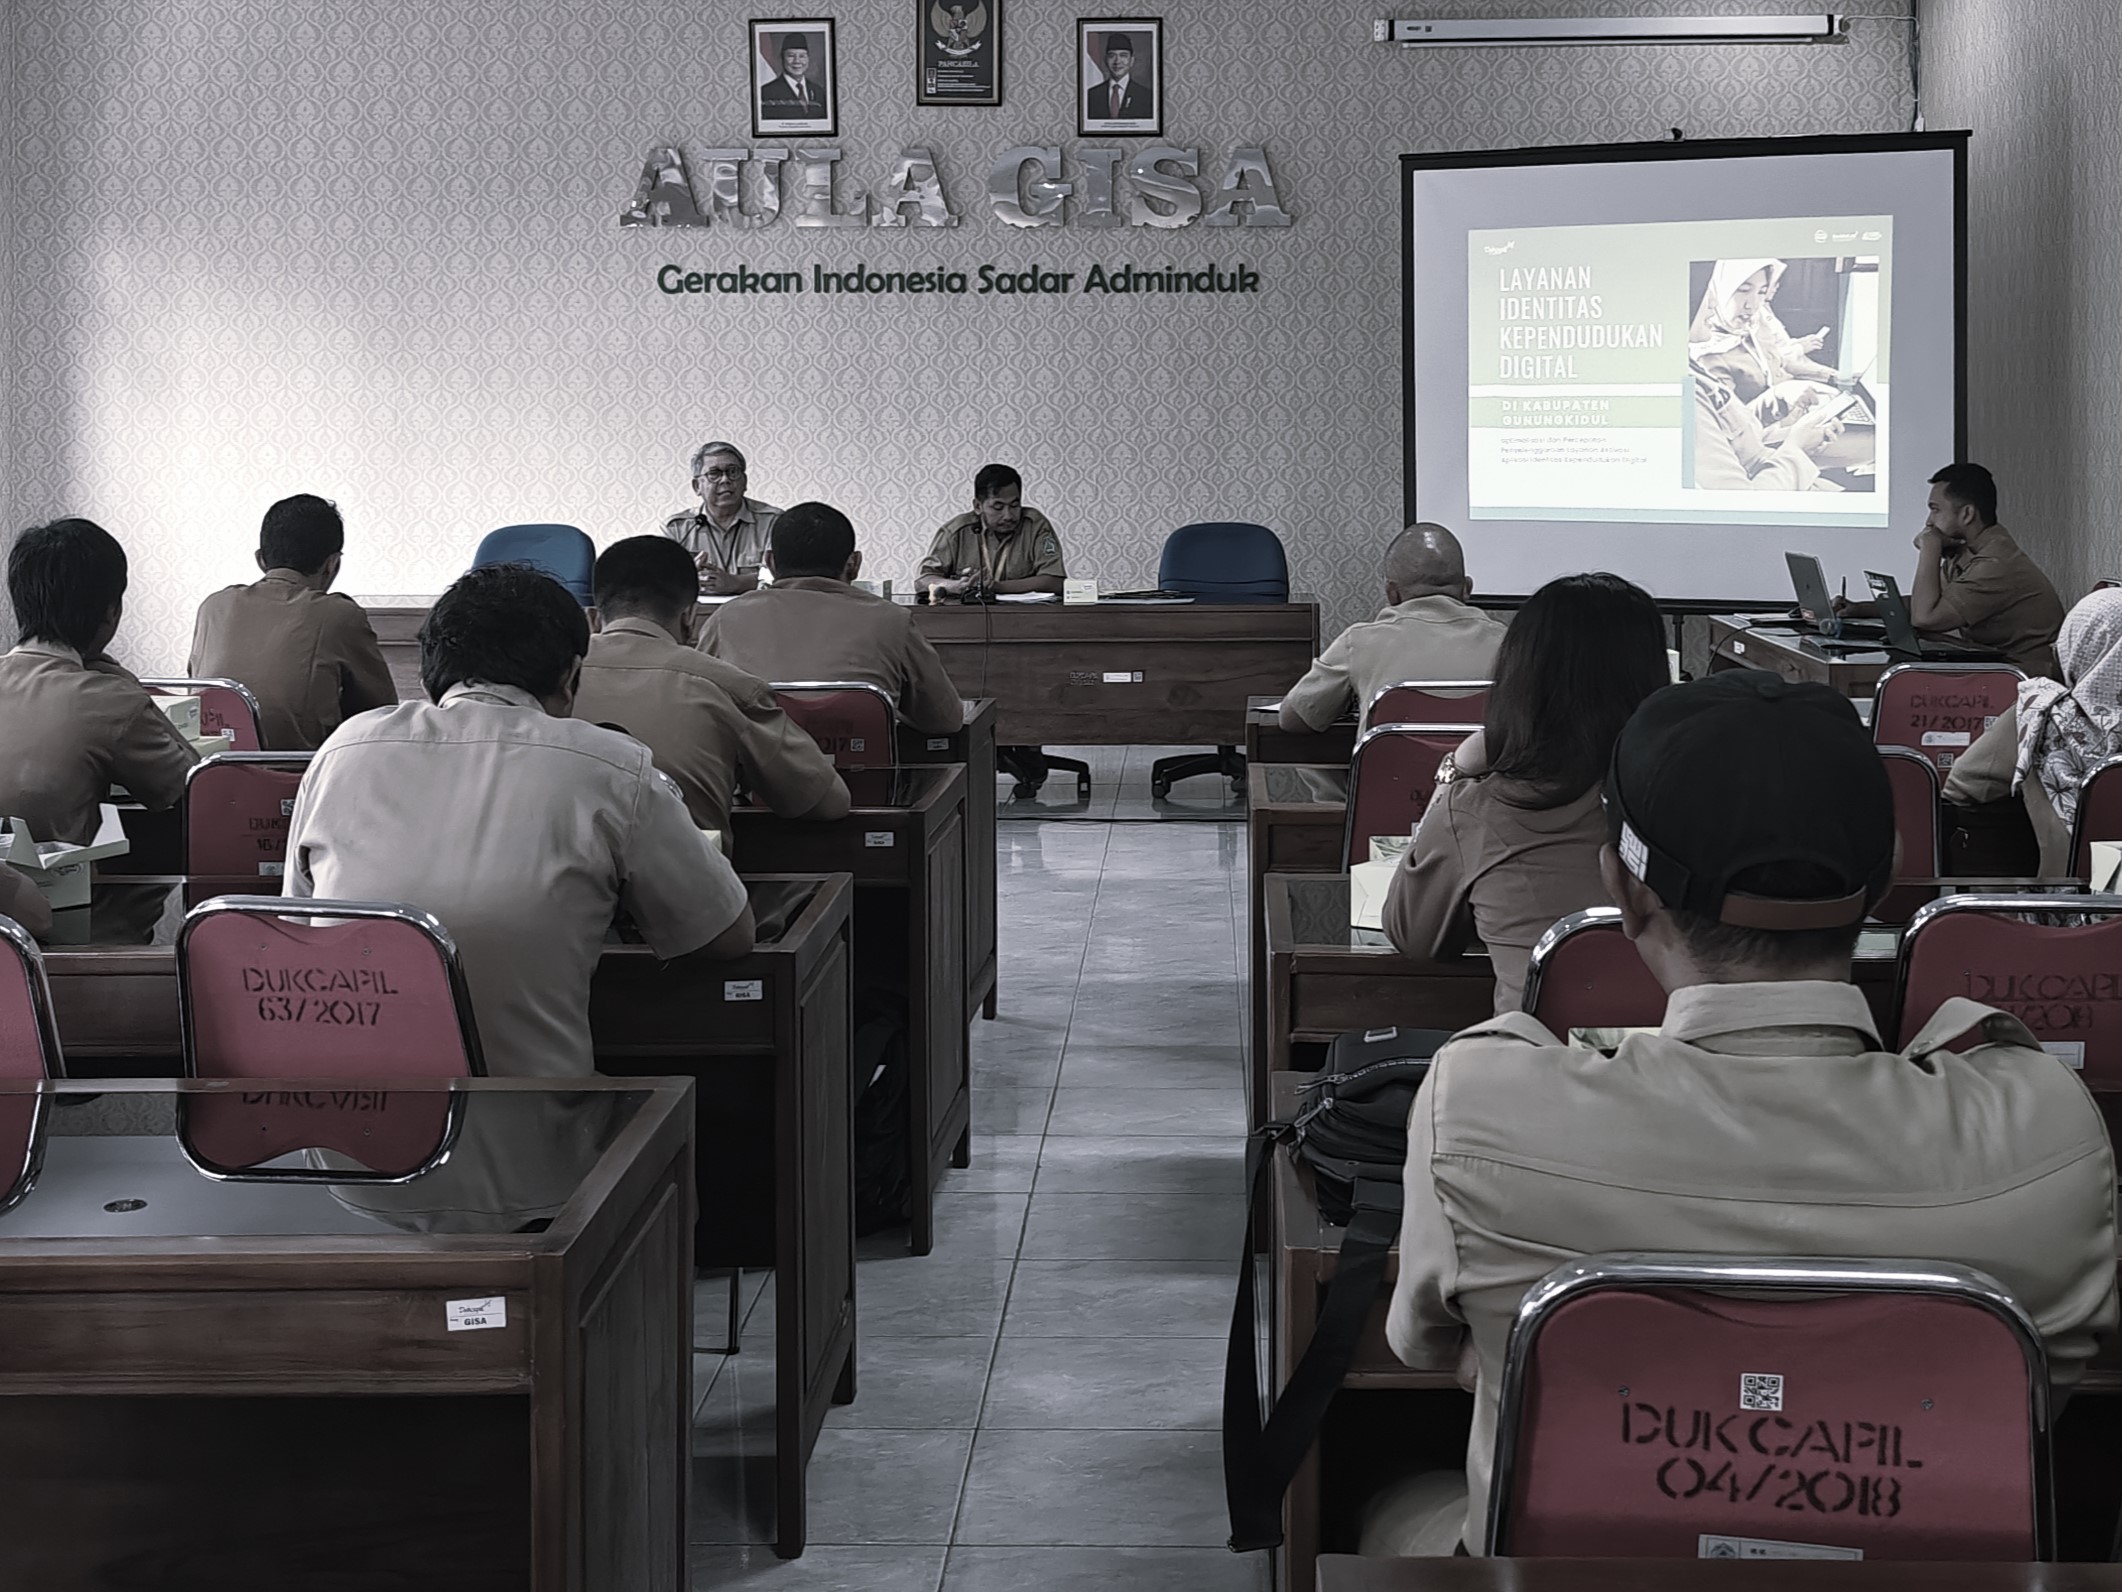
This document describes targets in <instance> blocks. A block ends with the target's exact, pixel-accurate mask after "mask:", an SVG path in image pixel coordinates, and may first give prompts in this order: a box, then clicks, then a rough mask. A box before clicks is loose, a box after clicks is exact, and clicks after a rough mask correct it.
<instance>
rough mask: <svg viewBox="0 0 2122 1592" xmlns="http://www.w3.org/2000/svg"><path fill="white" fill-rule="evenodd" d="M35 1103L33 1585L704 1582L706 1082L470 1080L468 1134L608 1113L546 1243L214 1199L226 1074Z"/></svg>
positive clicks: (312, 1205) (23, 1408)
mask: <svg viewBox="0 0 2122 1592" xmlns="http://www.w3.org/2000/svg"><path fill="white" fill-rule="evenodd" d="M11 1087H12V1089H13V1090H15V1091H18V1094H17V1098H18V1099H20V1098H22V1097H21V1096H20V1094H19V1091H21V1090H22V1089H23V1088H24V1087H25V1086H22V1085H13V1086H11ZM28 1087H30V1088H32V1089H36V1088H39V1087H41V1089H42V1091H43V1093H44V1098H45V1100H46V1102H47V1105H48V1108H49V1109H48V1110H47V1111H46V1113H45V1121H46V1124H47V1127H48V1131H47V1133H46V1134H45V1136H44V1141H43V1147H44V1157H45V1159H44V1166H43V1172H42V1175H41V1177H40V1178H39V1179H38V1181H37V1183H36V1185H35V1186H34V1187H33V1188H32V1189H31V1191H30V1192H29V1194H28V1195H27V1197H26V1198H24V1199H23V1200H22V1202H21V1203H20V1204H18V1205H16V1206H15V1207H14V1208H13V1209H12V1210H11V1211H9V1212H7V1213H6V1215H4V1216H0V1434H4V1436H0V1477H4V1484H0V1532H4V1533H5V1537H4V1540H5V1542H6V1544H7V1547H6V1549H5V1550H4V1554H0V1557H4V1559H5V1561H6V1564H7V1567H8V1576H7V1580H8V1583H9V1584H10V1585H12V1586H20V1587H25V1588H28V1587H39V1588H42V1587H52V1588H58V1587H87V1586H118V1585H126V1584H136V1583H137V1582H138V1580H139V1578H140V1577H141V1576H142V1575H147V1576H149V1577H150V1578H151V1579H154V1578H167V1577H170V1576H175V1577H176V1578H177V1581H179V1582H181V1583H182V1584H185V1585H192V1586H202V1587H203V1586H215V1587H232V1588H233V1587H261V1586H279V1585H287V1586H300V1585H324V1584H331V1585H345V1586H349V1587H351V1586H356V1585H360V1586H384V1585H390V1586H399V1585H403V1586H448V1587H452V1588H461V1589H464V1592H520V1589H523V1588H531V1589H536V1592H621V1589H626V1592H632V1589H636V1588H640V1589H648V1592H678V1589H680V1588H683V1587H685V1586H688V1585H689V1584H690V1579H689V1567H688V1564H687V1530H686V1519H687V1511H688V1507H689V1499H688V1493H689V1484H690V1472H691V1461H690V1452H691V1450H690V1443H691V1437H692V1409H691V1386H692V1376H691V1358H692V1271H691V1265H690V1257H689V1256H688V1254H687V1244H688V1236H687V1235H688V1230H689V1228H690V1226H691V1223H692V1216H693V1211H692V1157H693V1144H692V1131H691V1130H692V1123H693V1109H692V1102H691V1100H690V1099H689V1098H688V1096H689V1093H690V1089H689V1086H688V1085H687V1084H685V1083H683V1082H682V1081H679V1080H675V1079H657V1080H640V1081H635V1080H626V1081H621V1080H613V1079H570V1080H566V1081H564V1082H560V1081H554V1080H528V1079H514V1078H508V1079H474V1080H468V1081H466V1082H465V1083H464V1084H462V1085H461V1086H460V1087H461V1090H462V1095H463V1099H464V1110H465V1123H466V1131H467V1132H469V1131H472V1130H473V1129H474V1128H475V1127H476V1126H477V1124H478V1123H479V1122H480V1121H481V1113H482V1111H484V1112H486V1113H488V1120H490V1119H491V1116H492V1114H493V1112H494V1111H495V1110H496V1109H497V1108H498V1107H499V1106H501V1105H502V1104H503V1102H500V1101H498V1100H497V1099H496V1097H497V1096H498V1095H502V1094H515V1095H519V1096H520V1095H522V1094H525V1093H531V1094H536V1095H541V1096H544V1097H546V1098H547V1099H548V1100H549V1101H553V1102H554V1103H555V1104H556V1105H557V1103H558V1101H559V1100H562V1099H564V1100H567V1101H571V1102H575V1103H577V1104H578V1105H579V1107H581V1108H582V1109H583V1110H584V1111H585V1112H589V1111H591V1110H594V1113H595V1115H596V1117H598V1118H599V1119H602V1120H604V1121H605V1122H606V1126H605V1129H604V1131H603V1132H602V1133H599V1134H596V1135H594V1136H588V1135H586V1136H585V1139H584V1141H583V1166H582V1167H581V1168H575V1169H569V1170H568V1171H567V1172H566V1173H564V1174H561V1175H563V1176H565V1177H566V1178H567V1182H566V1183H564V1184H563V1185H561V1186H564V1187H572V1189H573V1193H572V1196H571V1197H569V1198H568V1200H567V1203H566V1205H565V1206H564V1208H563V1209H562V1210H561V1212H560V1214H559V1215H558V1216H557V1217H555V1218H554V1219H553V1221H552V1223H551V1225H550V1227H549V1228H548V1229H547V1230H546V1231H544V1232H539V1233H511V1234H499V1235H480V1234H473V1233H469V1232H456V1233H441V1232H436V1233H410V1232H403V1231H398V1230H396V1229H394V1228H393V1227H391V1226H389V1225H386V1224H385V1223H383V1222H380V1221H377V1220H375V1219H373V1218H370V1217H367V1216H362V1215H359V1214H357V1213H355V1212H353V1211H350V1210H348V1209H347V1208H346V1207H344V1206H342V1205H340V1204H339V1203H338V1202H337V1201H336V1200H335V1199H333V1198H332V1196H331V1194H330V1193H329V1192H328V1190H326V1189H325V1188H324V1187H323V1186H321V1185H314V1184H313V1185H307V1186H300V1187H294V1186H288V1185H284V1184H277V1185H275V1184H260V1183H226V1182H213V1181H209V1180H208V1179H206V1178H205V1177H203V1176H202V1175H201V1174H199V1173H198V1172H197V1171H196V1170H195V1169H194V1168H193V1167H192V1166H191V1164H190V1163H189V1162H188V1161H187V1160H186V1159H185V1158H184V1156H183V1152H182V1150H181V1148H180V1146H179V1144H178V1142H177V1140H176V1137H175V1123H176V1120H177V1119H176V1110H177V1101H178V1099H180V1098H182V1097H185V1096H196V1095H198V1094H201V1093H205V1092H212V1093H219V1094H223V1095H224V1098H225V1097H226V1091H225V1090H224V1086H222V1085H220V1084H214V1083H199V1082H194V1081H191V1080H183V1081H176V1080H171V1081H155V1082H140V1083H130V1084H128V1083H96V1084H80V1083H68V1082H61V1083H55V1084H46V1085H42V1086H34V1085H33V1086H28ZM422 1092H427V1093H431V1091H418V1090H412V1089H399V1088H394V1089H392V1090H391V1091H390V1094H391V1095H392V1096H393V1097H396V1096H397V1095H399V1094H401V1093H405V1094H413V1093H422ZM98 1096H101V1097H102V1098H101V1099H98V1098H97V1097H98ZM599 1101H601V1102H602V1104H599V1103H598V1102H599ZM25 1103H26V1102H25ZM606 1113H609V1116H608V1118H607V1117H606ZM518 1120H519V1121H520V1118H519V1119H518ZM599 1144H601V1152H600V1151H599V1149H598V1145H599ZM487 1300H491V1301H495V1302H497V1303H496V1307H494V1308H490V1309H488V1310H487V1311H485V1312H484V1313H483V1314H480V1315H478V1316H476V1317H475V1319H480V1320H483V1321H484V1322H486V1323H487V1325H485V1326H482V1327H479V1328H475V1329H472V1330H455V1331H453V1330H450V1329H449V1327H448V1322H449V1320H450V1318H451V1316H452V1314H453V1311H452V1305H451V1302H452V1301H463V1302H464V1303H465V1305H466V1306H469V1305H470V1304H471V1302H472V1301H487ZM456 1313H457V1314H458V1316H459V1319H462V1318H463V1316H464V1314H465V1312H464V1311H463V1310H462V1309H460V1310H459V1311H457V1312H456ZM171 1584H176V1582H172V1583H171Z"/></svg>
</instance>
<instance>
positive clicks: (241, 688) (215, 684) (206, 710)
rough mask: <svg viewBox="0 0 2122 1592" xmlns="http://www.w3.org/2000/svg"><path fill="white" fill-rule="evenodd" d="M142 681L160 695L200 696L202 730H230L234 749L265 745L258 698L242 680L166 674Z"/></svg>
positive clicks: (208, 732) (248, 749)
mask: <svg viewBox="0 0 2122 1592" xmlns="http://www.w3.org/2000/svg"><path fill="white" fill-rule="evenodd" d="M140 683H141V684H142V685H144V686H146V687H147V688H148V690H150V691H152V692H153V693H154V694H155V695H156V696H195V697H197V698H198V699H199V733H200V734H201V735H221V734H224V733H226V734H227V736H228V745H229V750H230V751H232V752H255V751H257V750H258V749H259V748H260V747H262V746H263V745H264V744H265V732H264V731H263V729H261V728H260V725H261V723H262V721H261V719H260V717H259V712H258V698H257V697H256V696H255V695H254V694H253V693H252V691H251V688H250V687H249V686H247V685H245V684H244V683H243V682H242V681H240V680H180V679H176V678H173V677H171V676H168V675H164V676H161V677H159V678H157V679H153V680H147V679H143V680H142V681H141V682H140Z"/></svg>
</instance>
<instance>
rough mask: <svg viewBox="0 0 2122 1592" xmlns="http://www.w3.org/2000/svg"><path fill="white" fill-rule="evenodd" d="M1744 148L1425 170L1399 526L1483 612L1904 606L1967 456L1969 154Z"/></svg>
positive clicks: (1413, 229)
mask: <svg viewBox="0 0 2122 1592" xmlns="http://www.w3.org/2000/svg"><path fill="white" fill-rule="evenodd" d="M1882 144H1886V145H1895V146H1902V145H1906V146H1913V147H1884V148H1882V147H1878V146H1880V145H1882ZM1741 147H1743V149H1744V150H1745V152H1744V153H1735V152H1734V146H1731V145H1715V146H1704V147H1703V150H1702V152H1701V153H1700V154H1699V155H1692V157H1691V158H1690V157H1675V156H1674V155H1673V154H1672V153H1671V146H1664V145H1659V146H1651V148H1650V149H1643V148H1632V149H1630V148H1623V149H1608V150H1599V151H1586V152H1581V153H1579V152H1570V151H1513V152H1509V153H1508V154H1504V155H1496V154H1493V153H1478V154H1469V155H1463V156H1456V157H1449V156H1429V157H1410V160H1409V165H1410V171H1409V194H1408V202H1409V207H1410V208H1409V217H1408V221H1409V243H1410V248H1409V259H1408V267H1409V281H1408V284H1407V285H1408V290H1409V291H1408V304H1409V309H1410V321H1409V325H1408V369H1409V375H1410V381H1409V387H1410V395H1409V410H1410V413H1409V416H1408V425H1409V433H1410V438H1409V440H1410V468H1411V472H1412V488H1413V490H1412V492H1411V494H1410V495H1411V498H1412V500H1413V501H1412V510H1413V514H1414V517H1416V518H1420V519H1429V520H1437V521H1440V522H1442V523H1444V524H1446V525H1450V526H1453V527H1455V528H1457V529H1460V530H1461V531H1462V532H1463V533H1464V535H1465V537H1466V540H1467V545H1468V554H1469V562H1470V564H1472V565H1473V566H1474V574H1475V580H1476V583H1477V585H1478V586H1479V588H1480V589H1481V590H1483V591H1486V592H1492V593H1496V594H1499V595H1501V594H1519V593H1523V592H1527V591H1530V590H1532V589H1534V588H1535V587H1537V586H1539V585H1540V584H1542V583H1543V582H1544V581H1546V580H1549V579H1552V578H1553V577H1554V576H1556V575H1560V574H1566V573H1570V572H1572V571H1576V570H1583V569H1592V568H1600V569H1611V570H1614V571H1615V572H1617V573H1620V574H1623V575H1627V576H1628V577H1629V578H1631V579H1634V580H1637V581H1638V582H1640V583H1642V584H1644V585H1646V586H1647V587H1649V588H1650V589H1651V590H1652V591H1653V592H1654V593H1655V594H1657V595H1658V596H1660V597H1663V598H1667V599H1669V600H1674V601H1687V602H1716V601H1719V600H1730V601H1746V602H1757V601H1783V600H1787V599H1788V598H1789V596H1790V588H1789V577H1788V573H1787V567H1786V565H1785V561H1784V557H1783V555H1784V553H1785V552H1786V551H1796V552H1806V553H1811V554H1814V555H1816V556H1818V557H1819V558H1820V559H1821V560H1822V563H1823V565H1824V566H1825V567H1826V569H1827V571H1828V573H1829V574H1830V576H1831V577H1832V576H1834V575H1837V574H1839V575H1845V576H1849V577H1852V578H1857V577H1861V575H1862V572H1863V570H1864V569H1866V568H1875V569H1882V570H1887V571H1890V572H1895V573H1898V574H1900V575H1901V576H1902V577H1903V579H1904V581H1905V580H1906V578H1907V569H1908V566H1909V564H1910V562H1911V560H1912V558H1913V551H1912V549H1911V548H1910V547H1909V545H1908V544H1909V543H1910V542H1911V541H1912V540H1913V538H1914V536H1915V535H1916V533H1917V531H1919V530H1920V529H1921V527H1922V522H1923V517H1924V514H1925V506H1924V505H1925V500H1926V498H1927V496H1928V491H1929V484H1928V478H1929V477H1930V475H1931V474H1932V473H1933V472H1934V471H1936V470H1937V468H1938V467H1939V466H1940V465H1943V464H1945V463H1947V462H1949V461H1950V460H1952V459H1954V458H1956V457H1958V429H1959V416H1960V412H1961V410H1960V403H1959V381H1960V372H1959V369H1958V361H1957V348H1958V320H1957V315H1958V305H1959V294H1958V282H1957V259H1958V256H1959V240H1958V238H1957V235H1956V231H1955V223H1954V217H1955V215H1956V213H1957V211H1956V204H1957V189H1958V183H1959V181H1960V175H1959V163H1958V161H1957V160H1956V158H1955V157H1956V148H1955V145H1954V144H1953V143H1952V141H1951V140H1950V138H1949V137H1948V138H1947V139H1945V140H1943V141H1941V140H1937V139H1930V138H1925V137H1922V136H1920V135H1917V136H1914V137H1912V138H1910V139H1905V140H1894V139H1887V140H1881V139H1849V140H1843V139H1834V140H1821V139H1808V140H1798V141H1791V143H1790V144H1789V145H1788V146H1784V145H1780V144H1778V143H1775V142H1770V143H1766V144H1761V143H1754V144H1748V145H1745V146H1741ZM1587 157H1590V158H1587ZM1543 162H1545V163H1543ZM1897 332H1898V340H1897ZM1897 394H1898V396H1899V401H1898V402H1897V401H1896V398H1897Z"/></svg>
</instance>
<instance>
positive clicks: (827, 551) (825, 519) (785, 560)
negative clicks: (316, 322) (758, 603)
mask: <svg viewBox="0 0 2122 1592" xmlns="http://www.w3.org/2000/svg"><path fill="white" fill-rule="evenodd" d="M773 541H774V579H776V580H780V579H782V578H783V577H785V576H790V575H823V576H825V577H827V578H828V579H830V580H838V579H839V578H840V577H841V576H842V575H844V574H846V573H847V561H848V560H849V559H850V558H852V557H854V555H855V527H854V524H853V522H852V521H850V520H849V519H848V517H847V516H846V515H845V514H842V513H841V512H840V511H839V510H838V509H836V508H834V507H833V506H832V505H831V504H830V503H798V504H797V505H796V506H795V507H794V508H792V509H789V510H787V511H786V512H785V513H783V514H782V516H781V517H780V518H779V519H777V520H775V521H774V536H773Z"/></svg>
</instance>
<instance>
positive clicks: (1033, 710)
mask: <svg viewBox="0 0 2122 1592" xmlns="http://www.w3.org/2000/svg"><path fill="white" fill-rule="evenodd" d="M913 613H914V622H915V623H916V624H917V625H919V626H920V627H921V633H922V634H923V635H925V636H927V637H928V639H929V641H930V642H931V643H933V644H934V646H935V648H936V652H937V654H938V656H940V657H941V658H942V660H943V665H944V667H945V668H947V669H948V670H949V671H950V675H951V678H952V679H953V680H954V681H956V682H957V685H958V691H959V694H960V695H962V696H968V697H983V696H991V697H994V698H996V699H997V701H998V703H999V707H1000V712H999V718H998V722H997V725H996V735H997V736H998V737H999V738H1000V740H1001V741H1002V742H1003V743H1004V744H1005V745H1045V746H1237V745H1240V744H1242V743H1243V741H1244V740H1245V710H1246V702H1247V699H1248V698H1250V697H1254V696H1263V695H1266V696H1276V695H1280V694H1281V693H1282V692H1283V691H1285V690H1287V689H1288V688H1289V687H1290V686H1292V685H1294V684H1296V682H1297V681H1298V680H1299V679H1301V678H1302V677H1303V675H1304V671H1305V670H1307V669H1309V668H1310V667H1311V664H1312V660H1313V659H1314V658H1316V657H1317V656H1318V654H1319V605H1318V604H1317V603H1316V602H1314V601H1311V600H1309V599H1306V598H1299V599H1296V600H1294V601H1291V602H1286V603H1171V604H1157V605H1153V606H1136V605H1133V604H1128V603H1119V602H1103V603H979V604H966V603H940V604H933V605H930V604H919V605H916V606H915V608H914V610H913Z"/></svg>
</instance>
